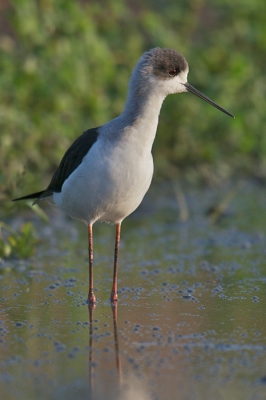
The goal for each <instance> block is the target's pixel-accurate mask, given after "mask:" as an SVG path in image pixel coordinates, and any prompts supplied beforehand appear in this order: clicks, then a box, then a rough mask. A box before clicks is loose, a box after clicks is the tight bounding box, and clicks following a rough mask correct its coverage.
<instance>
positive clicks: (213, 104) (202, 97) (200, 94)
mask: <svg viewBox="0 0 266 400" xmlns="http://www.w3.org/2000/svg"><path fill="white" fill-rule="evenodd" d="M184 86H185V87H186V89H187V91H188V92H190V93H193V94H195V95H196V96H198V97H200V98H201V99H202V100H205V101H206V102H207V103H209V104H211V105H212V106H213V107H215V108H218V110H220V111H222V112H223V113H225V114H227V115H229V116H230V117H233V118H235V117H234V116H233V115H232V114H230V113H229V112H228V111H226V110H225V109H224V108H222V107H220V106H218V104H216V103H214V101H212V100H211V99H209V98H208V97H207V96H205V94H203V93H201V92H200V91H199V90H198V89H196V88H194V86H192V85H190V84H189V83H188V82H187V83H184Z"/></svg>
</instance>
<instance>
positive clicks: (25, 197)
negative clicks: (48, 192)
mask: <svg viewBox="0 0 266 400" xmlns="http://www.w3.org/2000/svg"><path fill="white" fill-rule="evenodd" d="M44 192H45V190H42V191H41V192H37V193H32V194H28V195H27V196H23V197H19V198H17V199H13V200H12V201H18V200H28V199H38V198H39V197H40V196H41V195H42V194H44Z"/></svg>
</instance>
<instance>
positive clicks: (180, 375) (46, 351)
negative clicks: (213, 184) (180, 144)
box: [0, 183, 266, 400]
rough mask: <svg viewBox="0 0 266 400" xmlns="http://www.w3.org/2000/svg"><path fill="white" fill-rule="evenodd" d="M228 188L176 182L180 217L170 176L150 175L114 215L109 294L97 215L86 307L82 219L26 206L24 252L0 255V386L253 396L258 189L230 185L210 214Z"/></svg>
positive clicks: (35, 394) (19, 394)
mask: <svg viewBox="0 0 266 400" xmlns="http://www.w3.org/2000/svg"><path fill="white" fill-rule="evenodd" d="M230 191H231V189H230V188H223V189H219V191H216V190H209V189H208V190H191V189H190V190H185V191H184V194H185V205H186V206H187V209H188V211H189V218H188V220H187V221H180V218H179V217H180V203H179V204H178V202H177V199H176V197H175V194H174V190H173V188H172V187H170V186H165V187H163V188H161V187H160V188H157V187H155V186H154V187H153V188H152V190H151V192H150V194H149V195H148V196H147V198H146V199H145V201H144V204H143V205H142V206H141V208H140V209H139V210H138V211H137V212H136V213H135V214H133V216H132V217H130V218H128V219H127V220H126V221H125V222H124V223H123V225H122V243H121V256H120V270H119V301H118V305H117V307H114V306H113V307H112V306H111V305H110V303H109V300H108V298H109V294H110V290H111V278H112V253H113V244H114V243H113V242H114V234H115V233H114V227H112V226H107V225H98V226H95V238H94V243H95V248H94V250H95V287H96V290H95V294H96V296H97V299H98V301H97V305H96V307H95V308H94V309H89V308H88V305H87V304H86V297H87V286H88V267H87V261H88V258H87V250H86V249H87V239H86V227H85V225H83V224H81V223H78V222H75V221H73V220H70V219H67V218H65V217H64V216H62V214H61V213H58V212H56V210H54V209H53V211H52V214H51V216H52V217H51V223H50V225H47V224H45V223H43V222H41V221H38V220H37V219H36V217H35V215H34V214H33V213H32V214H28V215H27V216H30V217H32V218H33V219H34V220H35V224H36V227H37V229H38V236H39V238H40V244H39V245H38V247H37V253H36V255H35V256H34V257H32V259H30V260H27V261H25V260H13V261H5V262H2V263H1V265H0V290H1V292H0V298H1V314H0V319H1V320H0V348H1V352H0V393H1V399H5V400H13V399H27V400H28V399H45V400H50V399H57V400H60V399H64V400H68V399H75V400H79V399H96V400H97V399H121V400H122V399H123V400H130V399H138V400H148V399H158V400H159V399H162V400H168V399H169V400H173V399H177V400H190V399H193V400H194V399H195V400H196V399H217V400H218V399H235V400H238V399H245V400H246V399H254V400H260V399H265V398H266V290H265V288H266V269H265V257H266V212H265V211H266V201H265V197H266V196H265V192H266V189H263V188H259V187H257V186H256V185H253V184H251V183H248V184H247V183H244V184H243V185H240V188H239V189H238V190H237V191H236V193H235V194H234V197H233V198H231V199H230V203H229V205H228V207H226V215H225V216H223V217H222V218H220V219H219V220H218V221H217V222H216V223H210V221H209V219H208V218H207V217H206V210H207V209H209V208H210V207H211V206H213V205H216V204H218V203H219V202H221V201H222V200H223V199H224V198H226V196H227V193H229V194H230ZM182 194H183V193H182ZM177 197H178V198H179V200H180V196H177ZM229 197H230V196H229ZM182 207H184V204H183V206H181V208H182ZM21 218H22V219H23V218H24V216H21ZM18 222H19V221H16V222H15V223H18ZM20 222H21V221H20Z"/></svg>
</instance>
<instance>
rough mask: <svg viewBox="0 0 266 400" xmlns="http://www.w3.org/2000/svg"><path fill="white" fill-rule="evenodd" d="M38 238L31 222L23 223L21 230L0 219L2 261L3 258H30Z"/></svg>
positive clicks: (0, 255)
mask: <svg viewBox="0 0 266 400" xmlns="http://www.w3.org/2000/svg"><path fill="white" fill-rule="evenodd" d="M36 244H37V239H36V236H35V231H34V228H33V225H32V223H31V222H26V223H25V224H22V225H21V226H20V228H19V231H17V230H14V229H12V228H11V227H10V226H9V225H7V224H5V223H4V222H1V221H0V261H1V259H2V258H8V257H19V258H28V257H30V256H32V255H33V254H34V252H35V248H36Z"/></svg>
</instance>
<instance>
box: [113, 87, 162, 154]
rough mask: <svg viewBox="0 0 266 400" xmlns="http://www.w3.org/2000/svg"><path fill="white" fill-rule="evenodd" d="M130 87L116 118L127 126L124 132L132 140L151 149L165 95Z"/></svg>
mask: <svg viewBox="0 0 266 400" xmlns="http://www.w3.org/2000/svg"><path fill="white" fill-rule="evenodd" d="M130 89H131V90H130V91H129V94H128V98H127V101H126V104H125V108H124V110H123V112H122V114H121V115H120V117H118V119H119V120H120V121H121V123H122V125H123V126H124V127H127V128H126V132H128V136H129V135H130V136H131V139H132V140H134V141H136V142H137V141H139V142H140V143H141V145H142V146H146V148H149V149H150V150H151V148H152V144H153V141H154V138H155V135H156V130H157V126H158V119H159V114H160V110H161V107H162V103H163V101H164V98H165V96H163V95H162V94H161V93H156V91H155V90H153V91H149V90H146V91H143V90H142V88H138V87H136V88H132V84H131V88H130Z"/></svg>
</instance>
